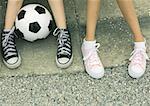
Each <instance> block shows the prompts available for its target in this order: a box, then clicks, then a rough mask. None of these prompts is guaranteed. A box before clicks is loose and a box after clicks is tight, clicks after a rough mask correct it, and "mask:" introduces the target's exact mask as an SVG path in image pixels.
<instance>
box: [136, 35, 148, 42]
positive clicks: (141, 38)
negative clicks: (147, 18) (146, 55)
mask: <svg viewBox="0 0 150 106" xmlns="http://www.w3.org/2000/svg"><path fill="white" fill-rule="evenodd" d="M134 41H135V42H144V41H145V39H144V37H143V36H142V35H141V36H139V37H135V38H134Z"/></svg>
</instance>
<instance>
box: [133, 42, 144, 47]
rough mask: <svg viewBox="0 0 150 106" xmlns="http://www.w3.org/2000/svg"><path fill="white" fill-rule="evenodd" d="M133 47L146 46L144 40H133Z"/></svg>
mask: <svg viewBox="0 0 150 106" xmlns="http://www.w3.org/2000/svg"><path fill="white" fill-rule="evenodd" d="M134 46H135V48H146V45H145V42H134Z"/></svg>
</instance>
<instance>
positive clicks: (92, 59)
mask: <svg viewBox="0 0 150 106" xmlns="http://www.w3.org/2000/svg"><path fill="white" fill-rule="evenodd" d="M94 46H95V48H93V50H91V51H89V54H88V55H87V56H86V57H84V58H83V60H87V59H90V61H89V62H90V65H95V64H99V60H98V58H97V55H98V54H97V52H99V50H98V48H99V47H100V44H99V43H96V44H95V45H94ZM95 49H96V50H95ZM96 51H97V52H96Z"/></svg>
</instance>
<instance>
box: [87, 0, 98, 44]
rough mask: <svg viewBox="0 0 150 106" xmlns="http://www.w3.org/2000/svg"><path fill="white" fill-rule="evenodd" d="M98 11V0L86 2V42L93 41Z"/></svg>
mask: <svg viewBox="0 0 150 106" xmlns="http://www.w3.org/2000/svg"><path fill="white" fill-rule="evenodd" d="M99 9H100V0H88V2H87V24H86V25H87V27H86V37H85V39H86V40H88V41H93V40H95V31H96V23H97V18H98V14H99Z"/></svg>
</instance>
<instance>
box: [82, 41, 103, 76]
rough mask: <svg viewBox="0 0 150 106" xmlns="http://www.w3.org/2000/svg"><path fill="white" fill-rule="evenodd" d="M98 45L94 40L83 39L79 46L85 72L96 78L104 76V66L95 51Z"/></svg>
mask: <svg viewBox="0 0 150 106" xmlns="http://www.w3.org/2000/svg"><path fill="white" fill-rule="evenodd" d="M99 46H100V44H99V43H96V41H85V40H84V42H83V44H82V47H81V50H82V54H83V60H84V65H85V69H86V72H87V73H88V74H89V75H90V76H91V77H93V78H96V79H98V78H102V77H103V76H104V67H103V64H102V62H101V60H100V58H99V56H98V53H97V51H98V48H99Z"/></svg>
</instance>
